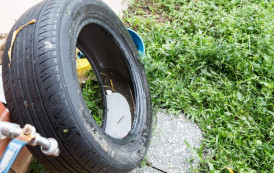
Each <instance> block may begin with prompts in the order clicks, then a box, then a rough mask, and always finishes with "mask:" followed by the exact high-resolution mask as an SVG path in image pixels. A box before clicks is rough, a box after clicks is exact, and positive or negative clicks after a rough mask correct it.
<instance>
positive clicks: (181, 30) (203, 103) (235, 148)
mask: <svg viewBox="0 0 274 173" xmlns="http://www.w3.org/2000/svg"><path fill="white" fill-rule="evenodd" d="M124 22H125V23H127V26H128V27H131V28H133V29H135V30H137V31H138V33H140V35H141V36H142V38H143V39H144V42H145V44H146V56H145V57H144V58H142V59H141V61H142V63H143V64H144V67H145V70H146V73H147V77H148V81H149V84H150V90H151V97H152V100H153V105H154V107H156V108H158V109H166V110H168V111H169V112H170V113H173V114H179V113H181V112H184V113H185V115H186V116H187V117H188V118H189V119H191V120H193V121H195V122H197V123H198V125H199V127H200V128H201V129H202V131H203V135H204V137H205V139H204V146H203V147H204V152H203V154H202V155H201V154H200V160H201V164H200V167H199V168H198V170H196V171H199V172H203V171H204V172H208V171H212V172H218V171H221V170H223V169H224V168H225V167H226V166H227V167H230V168H232V169H233V170H234V171H235V172H274V169H273V165H274V152H273V150H274V147H273V144H274V140H273V133H274V131H273V129H274V125H273V122H274V111H273V110H274V108H273V102H274V100H273V92H274V79H273V76H274V73H273V71H274V68H273V67H274V64H273V61H274V33H273V31H274V24H273V23H274V2H273V1H267V0H265V1H246V0H241V1H240V0H231V1H230V0H216V1H201V0H191V1H185V0H162V1H161V0H150V1H149V0H138V1H135V2H134V4H133V5H132V6H131V7H130V9H129V12H127V13H125V17H124Z"/></svg>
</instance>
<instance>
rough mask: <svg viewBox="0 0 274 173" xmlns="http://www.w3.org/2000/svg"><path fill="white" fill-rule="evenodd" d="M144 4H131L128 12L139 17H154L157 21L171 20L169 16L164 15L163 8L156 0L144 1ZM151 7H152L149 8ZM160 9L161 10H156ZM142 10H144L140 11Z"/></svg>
mask: <svg viewBox="0 0 274 173" xmlns="http://www.w3.org/2000/svg"><path fill="white" fill-rule="evenodd" d="M142 4H143V5H142V6H138V7H136V6H134V5H132V6H130V7H129V8H128V10H127V11H128V14H134V16H138V17H143V18H144V17H154V18H155V23H160V24H162V23H165V22H166V21H170V19H169V18H168V17H167V16H164V15H163V10H162V9H163V8H162V7H161V6H160V5H159V4H158V3H156V2H152V1H151V0H144V1H142ZM149 7H151V8H149ZM155 9H159V10H155ZM140 10H142V12H140Z"/></svg>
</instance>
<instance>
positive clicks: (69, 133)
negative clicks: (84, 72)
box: [2, 0, 152, 173]
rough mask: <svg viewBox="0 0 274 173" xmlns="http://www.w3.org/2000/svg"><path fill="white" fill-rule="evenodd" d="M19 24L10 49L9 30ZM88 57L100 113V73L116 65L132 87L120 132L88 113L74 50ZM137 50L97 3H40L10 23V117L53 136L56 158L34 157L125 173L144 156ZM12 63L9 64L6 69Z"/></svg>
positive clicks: (58, 166)
mask: <svg viewBox="0 0 274 173" xmlns="http://www.w3.org/2000/svg"><path fill="white" fill-rule="evenodd" d="M32 19H36V20H37V22H36V23H34V24H31V25H28V26H26V27H25V28H23V29H22V30H21V31H20V32H19V33H18V35H17V37H16V39H15V41H14V44H13V49H12V58H11V62H10V61H9V57H8V49H9V48H10V46H11V38H12V33H13V31H15V30H16V29H18V28H19V27H20V26H22V25H24V24H25V23H28V22H29V21H31V20H32ZM76 46H77V47H78V48H79V49H80V50H81V51H82V52H83V53H85V54H86V55H87V58H88V60H89V62H90V63H91V65H92V68H93V69H94V71H95V72H96V76H97V78H98V80H99V81H100V87H101V92H102V93H101V94H102V97H103V100H104V116H105V112H106V111H107V110H108V105H107V103H106V93H105V92H104V90H103V89H102V88H103V81H102V80H103V79H102V77H101V76H100V70H102V69H103V68H108V69H111V70H116V71H117V73H119V74H121V75H123V77H124V78H126V79H127V80H128V81H129V82H130V87H132V89H133V91H134V92H133V95H134V96H133V97H134V98H133V100H134V101H135V102H134V117H133V118H134V120H133V122H132V125H131V129H130V131H129V132H128V134H127V135H126V136H125V137H122V138H115V137H112V136H110V135H109V134H107V133H106V132H105V131H104V128H103V127H100V126H99V125H97V123H96V122H95V120H94V118H92V116H91V113H90V111H89V109H88V107H87V105H86V103H85V100H84V99H83V96H82V93H81V87H80V85H79V82H78V77H77V69H76V60H75V48H76ZM138 58H139V56H138V52H137V50H136V47H135V45H134V43H133V41H132V39H131V37H130V35H129V33H128V32H127V30H126V28H125V27H124V25H123V24H122V22H121V21H120V20H119V18H118V17H117V16H116V15H115V14H114V12H113V11H112V10H111V9H110V8H109V7H108V6H107V5H106V4H104V3H103V2H101V1H99V0H74V1H70V0H58V1H57V0H46V1H43V2H41V3H39V4H37V5H35V6H33V7H32V8H30V9H29V10H28V11H27V12H26V13H25V14H23V15H22V16H21V17H20V19H19V20H18V21H17V22H16V24H15V25H14V26H13V28H12V30H11V32H10V34H9V36H8V39H7V44H6V46H5V49H4V54H3V72H2V74H3V84H4V92H5V97H6V101H7V107H8V109H9V110H10V114H11V119H12V121H13V122H16V123H18V124H20V125H21V126H23V125H24V124H27V123H28V124H32V125H34V126H35V127H36V130H37V132H39V133H40V134H41V135H42V136H45V137H52V138H55V139H56V140H57V142H58V144H59V148H60V155H59V156H58V157H56V158H55V157H52V156H45V155H43V154H42V153H41V152H40V149H39V147H29V149H30V151H31V152H32V153H33V155H34V156H35V157H36V158H37V159H38V160H39V161H40V162H41V163H42V164H43V165H44V166H45V167H47V168H48V169H49V170H50V171H52V172H62V173H63V172H81V173H84V172H128V171H130V170H132V169H133V168H135V167H136V166H137V165H138V164H139V163H140V161H141V160H142V158H143V157H144V156H145V154H146V152H147V149H148V146H149V141H150V137H151V127H152V110H151V101H150V94H149V86H148V82H147V80H146V76H145V72H144V69H143V66H142V64H141V63H140V62H139V60H138ZM9 64H10V66H9Z"/></svg>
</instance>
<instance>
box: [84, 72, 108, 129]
mask: <svg viewBox="0 0 274 173" xmlns="http://www.w3.org/2000/svg"><path fill="white" fill-rule="evenodd" d="M87 76H88V77H87V80H86V84H85V85H84V86H83V87H82V95H83V97H84V100H85V102H86V104H87V107H88V108H89V110H90V113H91V115H92V116H93V118H94V120H95V121H96V123H97V124H98V125H99V126H101V125H102V123H103V98H102V96H101V90H100V85H99V82H98V80H97V78H96V76H95V73H94V71H93V70H91V71H89V72H88V74H87Z"/></svg>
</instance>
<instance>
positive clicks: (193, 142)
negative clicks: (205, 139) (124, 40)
mask: <svg viewBox="0 0 274 173" xmlns="http://www.w3.org/2000/svg"><path fill="white" fill-rule="evenodd" d="M40 1H41V0H0V11H1V16H0V34H5V33H8V32H9V30H10V29H11V27H12V26H13V24H14V23H15V21H16V20H17V19H18V18H19V17H20V15H21V14H23V13H24V12H25V11H26V10H27V9H28V8H30V7H31V6H33V5H34V4H36V3H38V2H40ZM104 1H105V2H106V3H107V4H108V5H109V6H110V7H111V8H112V9H113V10H114V11H115V12H116V14H117V15H119V16H120V17H122V10H125V9H126V8H127V6H128V2H129V0H104ZM0 43H1V37H0ZM0 45H1V44H0ZM0 56H1V55H0ZM0 76H2V67H1V66H0ZM0 101H2V102H3V101H5V98H4V93H3V86H2V78H1V77H0ZM156 117H157V121H156V128H155V130H154V132H153V137H152V140H151V145H150V148H149V150H148V153H147V157H146V160H147V161H148V162H147V163H149V164H148V165H150V166H145V167H143V168H139V167H138V168H136V169H135V170H133V171H131V173H154V172H171V173H176V172H178V173H184V172H191V165H190V164H189V162H188V161H189V160H190V159H191V158H192V157H193V156H194V154H193V153H192V152H191V150H190V149H189V148H188V147H187V145H186V142H188V143H189V144H190V146H192V147H196V148H199V147H200V145H201V140H202V131H201V130H200V129H199V128H198V126H197V125H196V124H194V123H192V122H190V121H189V120H187V119H185V117H184V115H180V116H176V117H175V116H172V115H169V114H166V113H163V112H159V113H157V116H156ZM185 141H186V142H185ZM197 164H198V162H197V160H194V164H193V165H194V166H195V165H196V166H197Z"/></svg>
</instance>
